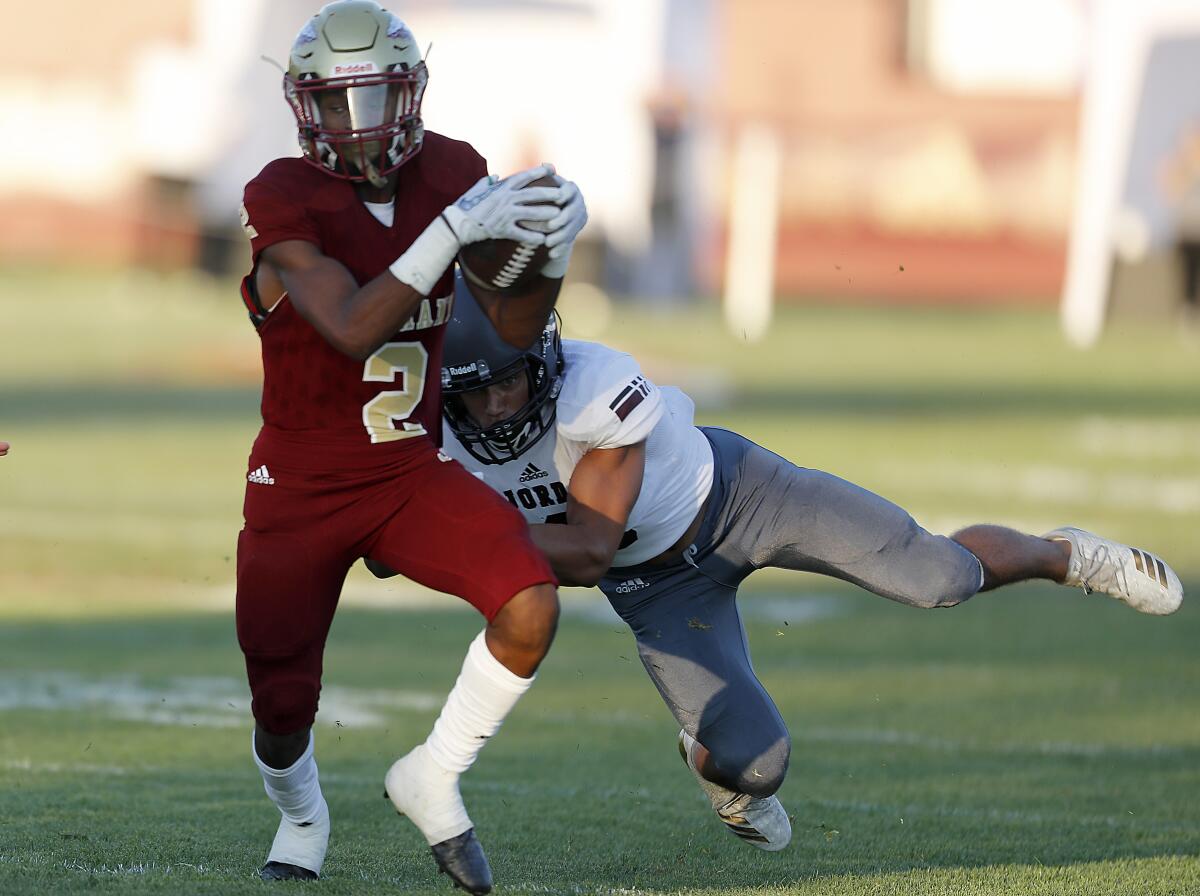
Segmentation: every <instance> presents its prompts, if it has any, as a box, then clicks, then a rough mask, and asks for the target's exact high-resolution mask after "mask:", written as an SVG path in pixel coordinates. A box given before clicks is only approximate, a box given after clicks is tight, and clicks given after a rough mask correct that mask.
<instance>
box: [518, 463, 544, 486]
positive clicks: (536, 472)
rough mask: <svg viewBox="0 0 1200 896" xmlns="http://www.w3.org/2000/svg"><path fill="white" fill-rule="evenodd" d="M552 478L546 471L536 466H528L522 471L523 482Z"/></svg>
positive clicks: (521, 479)
mask: <svg viewBox="0 0 1200 896" xmlns="http://www.w3.org/2000/svg"><path fill="white" fill-rule="evenodd" d="M549 476H550V474H549V473H547V472H546V471H545V470H543V469H542V468H541V467H539V466H537V465H536V464H526V466H525V469H524V470H522V471H521V478H520V480H519V481H521V482H532V481H533V480H534V479H546V478H548V477H549Z"/></svg>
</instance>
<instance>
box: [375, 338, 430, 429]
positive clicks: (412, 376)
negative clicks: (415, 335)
mask: <svg viewBox="0 0 1200 896" xmlns="http://www.w3.org/2000/svg"><path fill="white" fill-rule="evenodd" d="M428 366H429V353H428V352H427V351H425V346H423V345H421V343H419V342H385V343H384V344H383V345H381V346H380V347H379V350H378V351H376V352H375V354H373V355H371V357H369V358H367V360H366V363H365V364H364V365H363V381H364V382H368V383H391V382H398V383H399V384H400V385H401V386H403V388H402V389H395V390H389V391H387V392H380V393H379V394H378V395H376V396H375V397H374V398H372V399H371V400H370V401H368V402H367V403H366V404H364V405H363V410H362V419H363V426H365V427H366V428H367V435H369V436H370V437H371V441H372V442H394V441H396V440H398V439H411V438H412V437H413V436H420V435H424V434H425V427H424V426H422V425H421V424H420V423H410V422H408V415H409V414H411V413H412V412H413V410H414V409H415V408H416V406H417V405H418V404H420V402H421V396H422V395H424V394H425V372H426V368H427V367H428ZM393 423H399V424H400V426H398V427H394V426H393V425H392V424H393Z"/></svg>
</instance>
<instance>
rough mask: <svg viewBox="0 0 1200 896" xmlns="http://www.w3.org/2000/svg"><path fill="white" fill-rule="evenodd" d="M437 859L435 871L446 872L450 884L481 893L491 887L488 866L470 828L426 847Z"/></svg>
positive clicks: (490, 871)
mask: <svg viewBox="0 0 1200 896" xmlns="http://www.w3.org/2000/svg"><path fill="white" fill-rule="evenodd" d="M429 849H430V851H432V852H433V858H434V859H435V860H436V861H437V866H438V871H439V872H440V873H442V874H448V875H450V880H452V881H454V886H456V887H459V888H461V889H463V890H466V891H467V892H468V893H470V894H472V896H483V894H484V893H490V892H491V891H492V869H491V866H490V865H488V860H487V856H485V855H484V854H483V846H482V845H481V844H480V843H479V838H478V837H476V836H475V829H474V828H470V829H468V830H467V832H466V833H464V834H459V835H458V836H457V837H451V838H450V839H449V840H443V841H442V842H441V843H435V844H433V846H431V847H429Z"/></svg>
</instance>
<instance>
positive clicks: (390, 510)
mask: <svg viewBox="0 0 1200 896" xmlns="http://www.w3.org/2000/svg"><path fill="white" fill-rule="evenodd" d="M411 442H412V443H413V444H412V445H405V447H404V450H401V451H395V450H385V449H389V448H391V447H392V446H371V448H372V449H373V450H375V451H378V452H379V454H380V455H382V456H383V458H384V462H383V463H374V464H373V465H372V468H371V469H369V470H356V469H355V468H354V467H355V464H354V463H353V462H351V463H349V464H346V465H345V466H343V467H342V469H341V470H339V471H338V472H331V470H338V467H336V466H334V467H330V466H329V462H330V455H329V453H328V452H326V451H324V450H319V449H318V450H314V446H312V445H306V446H305V450H304V451H300V450H297V445H296V444H295V443H294V442H293V441H291V440H290V439H289V438H288V437H286V436H284V435H282V434H281V433H279V431H277V430H270V429H267V428H264V430H263V432H262V434H260V436H259V438H258V440H257V441H256V442H255V445H254V449H253V451H252V453H251V455H250V462H249V470H250V471H251V473H252V474H253V473H257V475H255V476H254V478H253V479H251V480H250V481H248V482H247V485H246V501H245V509H244V513H245V519H246V524H245V527H244V528H243V529H242V531H241V534H240V535H239V537H238V562H237V610H236V615H237V635H238V643H239V644H240V645H241V648H242V652H243V654H245V658H246V673H247V676H248V677H249V680H250V692H251V694H252V696H253V703H252V710H253V713H254V718H255V719H256V720H257V721H258V722H259V724H261V725H262V727H263V728H265V729H266V730H267V731H269V732H271V733H273V734H290V733H292V732H294V731H299V730H301V729H303V728H305V727H307V726H309V725H311V724H312V722H313V718H314V716H315V715H316V711H317V699H318V695H319V693H320V689H321V669H322V654H323V653H324V649H325V639H326V636H327V635H328V633H329V626H330V623H331V622H332V621H333V613H334V610H335V608H336V607H337V602H338V596H339V594H340V593H341V588H342V583H343V582H344V580H345V578H346V573H347V571H348V570H349V568H350V566H351V564H353V563H354V562H355V561H356V560H357V559H359V558H360V557H365V556H370V557H371V558H373V559H375V560H379V561H381V562H382V563H385V564H387V565H388V566H390V567H391V568H392V569H395V570H397V571H398V572H400V573H402V574H404V575H405V576H407V577H408V578H410V579H412V580H413V581H415V582H419V583H420V584H422V585H426V586H428V587H430V588H434V589H436V590H438V591H444V592H447V593H449V594H455V595H458V596H459V597H461V598H463V599H464V600H466V601H468V602H469V603H470V604H471V605H472V606H474V607H475V608H476V609H477V610H479V612H480V613H482V614H483V616H484V617H485V618H486V619H487V620H488V621H489V622H490V621H491V620H492V619H493V618H495V616H496V614H497V613H498V612H500V609H501V607H503V606H504V605H505V603H507V602H508V600H509V599H510V598H512V597H513V596H514V595H515V594H517V593H518V592H520V591H523V590H524V589H526V588H529V587H531V586H534V585H539V584H543V583H547V582H549V583H553V582H554V581H555V578H554V573H553V572H552V571H551V569H550V566H549V565H548V564H547V563H546V560H545V558H544V557H543V556H542V554H541V552H540V551H539V550H538V549H537V548H536V547H535V546H534V545H533V542H532V541H531V540H530V538H529V530H528V528H527V527H526V525H525V521H524V520H523V519H522V518H521V515H520V514H519V513H518V512H517V511H516V510H515V509H514V508H513V507H512V505H510V504H509V503H508V502H507V501H505V500H504V498H503V497H501V496H500V495H498V494H496V493H495V492H494V491H492V489H490V488H488V487H487V486H486V485H484V484H483V483H482V482H480V481H479V480H478V479H476V478H475V477H473V476H472V475H471V474H470V473H468V472H467V471H466V470H464V469H463V467H462V466H461V465H460V464H458V463H457V462H454V461H449V462H446V461H443V460H441V459H440V458H439V455H438V453H437V450H436V449H435V448H434V447H433V445H432V443H430V442H429V441H428V440H426V439H420V440H418V439H413V440H411ZM358 459H360V458H357V457H356V458H353V459H351V460H352V461H353V460H358ZM264 467H265V468H266V471H265V473H264V472H263V470H262V468H264ZM318 467H323V468H322V469H318Z"/></svg>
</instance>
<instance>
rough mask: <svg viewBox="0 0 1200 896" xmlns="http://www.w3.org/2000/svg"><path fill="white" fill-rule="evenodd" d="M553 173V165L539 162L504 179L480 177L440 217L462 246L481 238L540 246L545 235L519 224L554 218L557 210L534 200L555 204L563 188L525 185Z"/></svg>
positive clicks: (557, 212)
mask: <svg viewBox="0 0 1200 896" xmlns="http://www.w3.org/2000/svg"><path fill="white" fill-rule="evenodd" d="M553 173H554V166H553V165H547V164H542V165H538V166H537V167H535V168H528V169H526V170H525V171H519V172H517V173H516V174H512V175H510V176H508V177H506V178H504V180H496V178H494V177H491V176H489V177H483V178H480V179H479V181H478V182H477V183H476V184H475V186H473V187H471V189H469V190H467V192H465V193H463V194H462V196H460V197H459V198H458V201H457V202H455V203H454V204H453V205H450V206H447V207H446V210H445V211H444V212H442V217H444V218H445V219H446V223H448V224H449V225H450V229H451V230H453V231H454V235H455V236H456V237H458V242H459V244H460V245H462V246H466V245H468V244H470V243H478V242H480V241H481V240H515V241H516V242H518V243H532V244H533V245H535V246H540V245H542V243H544V242H545V241H546V238H547V237H546V235H545V234H543V233H541V232H540V231H537V230H530V229H528V228H526V227H522V226H521V224H522V223H526V222H532V223H539V222H549V221H550V220H551V219H552V218H555V217H557V216H558V215H559V214H560V212H559V209H558V208H556V207H555V206H554V205H536V204H535V203H539V202H555V203H557V201H558V198H559V194H560V193H561V192H562V188H561V187H526V186H525V185H526V184H528V183H530V182H531V181H535V180H537V179H538V178H539V177H544V176H545V175H547V174H553ZM547 229H549V228H547Z"/></svg>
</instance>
